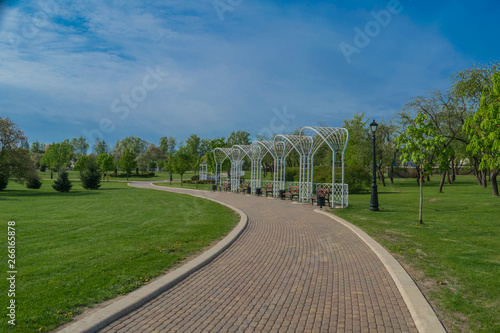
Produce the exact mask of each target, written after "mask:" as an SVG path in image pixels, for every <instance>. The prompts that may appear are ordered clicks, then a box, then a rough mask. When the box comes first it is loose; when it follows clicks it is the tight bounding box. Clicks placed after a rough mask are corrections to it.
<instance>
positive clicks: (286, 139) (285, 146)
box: [274, 134, 308, 190]
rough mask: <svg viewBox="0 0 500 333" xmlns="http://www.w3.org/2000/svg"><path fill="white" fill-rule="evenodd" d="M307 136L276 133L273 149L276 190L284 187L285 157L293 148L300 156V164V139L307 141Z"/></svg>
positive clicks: (301, 157)
mask: <svg viewBox="0 0 500 333" xmlns="http://www.w3.org/2000/svg"><path fill="white" fill-rule="evenodd" d="M307 140H308V138H305V137H301V136H300V135H286V134H278V135H276V136H275V137H274V151H275V152H276V157H277V159H276V166H275V177H274V180H275V185H276V186H275V187H277V188H278V190H284V189H285V174H286V158H287V157H288V155H289V154H290V153H291V152H292V150H294V149H295V151H297V153H298V154H299V156H300V161H301V163H300V165H302V159H303V154H302V149H301V148H300V147H301V141H307Z"/></svg>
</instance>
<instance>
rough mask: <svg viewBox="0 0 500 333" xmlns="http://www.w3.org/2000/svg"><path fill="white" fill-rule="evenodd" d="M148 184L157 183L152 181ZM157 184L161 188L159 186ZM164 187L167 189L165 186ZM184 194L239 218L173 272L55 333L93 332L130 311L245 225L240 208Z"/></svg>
mask: <svg viewBox="0 0 500 333" xmlns="http://www.w3.org/2000/svg"><path fill="white" fill-rule="evenodd" d="M129 185H130V183H129ZM151 185H153V186H157V185H154V184H151ZM157 187H161V188H165V187H163V186H157ZM165 190H167V191H168V188H165ZM185 194H187V195H191V196H195V197H199V198H203V199H206V200H210V201H214V202H216V203H218V204H221V205H223V206H226V207H228V208H230V209H232V210H233V211H235V212H237V213H238V214H239V215H240V221H239V222H238V224H237V225H236V227H235V228H234V229H233V230H232V231H231V232H230V233H229V234H228V235H227V236H226V237H224V238H223V239H222V240H221V241H220V242H219V243H217V244H216V245H215V246H213V247H211V248H210V249H209V250H207V251H206V252H204V253H203V254H201V255H200V256H198V257H196V258H195V259H193V260H191V261H190V262H188V263H186V264H185V265H183V266H182V267H179V268H178V269H176V270H175V271H173V272H171V273H169V274H167V275H165V276H162V277H160V278H158V279H157V280H155V281H153V282H151V283H150V284H147V285H145V286H143V287H141V288H139V289H137V290H135V291H133V292H131V293H130V294H128V295H126V296H125V297H123V298H122V299H120V300H118V301H116V302H114V303H112V304H110V305H108V306H106V307H104V308H102V309H100V310H98V311H96V312H94V313H92V314H90V315H88V316H87V317H85V318H83V319H81V320H78V321H76V322H75V323H73V324H71V325H69V326H67V327H65V328H64V329H62V330H59V331H57V332H58V333H77V332H78V333H80V332H81V333H93V332H97V331H98V330H100V329H102V328H104V327H106V326H108V325H109V324H111V323H112V322H114V321H115V320H117V319H118V318H120V317H123V316H124V315H126V314H128V313H130V312H132V311H133V310H135V309H137V308H138V307H140V306H141V305H143V304H145V303H146V302H148V301H150V300H152V299H153V298H155V297H156V296H158V295H160V294H161V293H163V292H164V291H166V290H168V289H170V288H172V287H173V286H174V285H175V284H177V283H179V282H180V281H182V280H184V279H185V278H186V277H188V276H189V275H190V274H192V273H194V272H196V271H197V270H199V269H200V268H202V267H203V266H205V265H207V264H208V263H209V262H211V261H212V260H213V259H215V258H216V257H217V256H218V255H220V254H221V253H222V252H224V251H225V250H226V249H227V248H228V247H229V246H230V245H231V244H233V243H234V242H235V241H236V239H238V237H239V236H240V235H241V233H242V232H243V231H244V230H245V228H246V227H247V225H248V216H247V215H246V214H245V213H244V212H243V211H241V210H240V209H238V208H236V207H233V206H231V205H228V204H226V203H223V202H220V201H217V200H214V199H210V198H206V197H202V196H199V195H195V194H188V193H185Z"/></svg>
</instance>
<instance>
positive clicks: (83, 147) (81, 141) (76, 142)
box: [70, 136, 89, 158]
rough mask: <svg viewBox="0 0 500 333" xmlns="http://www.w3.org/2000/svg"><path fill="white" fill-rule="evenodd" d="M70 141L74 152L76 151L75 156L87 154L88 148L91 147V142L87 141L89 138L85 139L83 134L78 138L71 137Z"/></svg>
mask: <svg viewBox="0 0 500 333" xmlns="http://www.w3.org/2000/svg"><path fill="white" fill-rule="evenodd" d="M70 143H71V145H72V146H73V152H74V153H75V156H76V157H77V158H78V157H80V156H84V155H87V150H88V149H89V144H88V142H87V139H85V137H83V136H81V137H79V138H78V139H77V138H73V139H71V142H70Z"/></svg>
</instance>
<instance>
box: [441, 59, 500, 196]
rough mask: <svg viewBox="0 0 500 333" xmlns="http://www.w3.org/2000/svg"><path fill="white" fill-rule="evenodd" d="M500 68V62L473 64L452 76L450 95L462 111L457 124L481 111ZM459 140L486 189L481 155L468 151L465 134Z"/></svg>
mask: <svg viewBox="0 0 500 333" xmlns="http://www.w3.org/2000/svg"><path fill="white" fill-rule="evenodd" d="M499 67H500V62H498V61H497V62H491V63H489V64H473V65H472V66H471V67H470V68H466V69H464V70H462V71H460V72H457V73H455V74H453V75H452V76H451V78H452V82H453V84H452V86H451V88H450V94H452V95H453V96H454V98H455V100H456V101H457V104H458V108H459V110H461V111H462V115H463V116H462V117H461V119H459V120H458V121H457V124H459V125H461V127H462V128H463V125H464V124H465V121H466V119H469V118H470V117H472V116H473V115H474V114H475V113H476V111H478V110H479V107H480V105H481V98H482V96H483V91H484V89H485V87H491V86H492V84H493V83H492V75H493V73H495V72H496V71H497V70H498V68H499ZM457 140H458V141H459V142H461V143H462V145H461V147H463V150H464V155H466V159H465V160H467V161H469V163H470V165H471V166H472V168H473V170H474V174H475V176H476V177H477V181H478V183H479V184H480V185H481V186H483V187H486V186H487V180H486V171H487V170H485V169H480V167H479V165H480V164H481V160H482V156H481V155H480V154H475V153H474V151H476V150H474V149H472V150H471V149H467V147H468V146H469V143H470V141H469V135H467V134H466V133H465V132H464V133H463V134H462V135H461V136H458V137H457Z"/></svg>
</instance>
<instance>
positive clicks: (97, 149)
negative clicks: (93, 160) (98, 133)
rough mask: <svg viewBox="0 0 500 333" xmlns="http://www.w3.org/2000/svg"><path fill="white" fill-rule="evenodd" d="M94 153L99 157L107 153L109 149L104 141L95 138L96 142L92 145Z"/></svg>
mask: <svg viewBox="0 0 500 333" xmlns="http://www.w3.org/2000/svg"><path fill="white" fill-rule="evenodd" d="M94 153H95V154H96V155H97V156H99V155H101V154H104V153H106V154H107V153H109V147H108V144H107V143H106V141H104V140H102V141H101V139H100V138H97V140H96V142H95V143H94Z"/></svg>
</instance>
